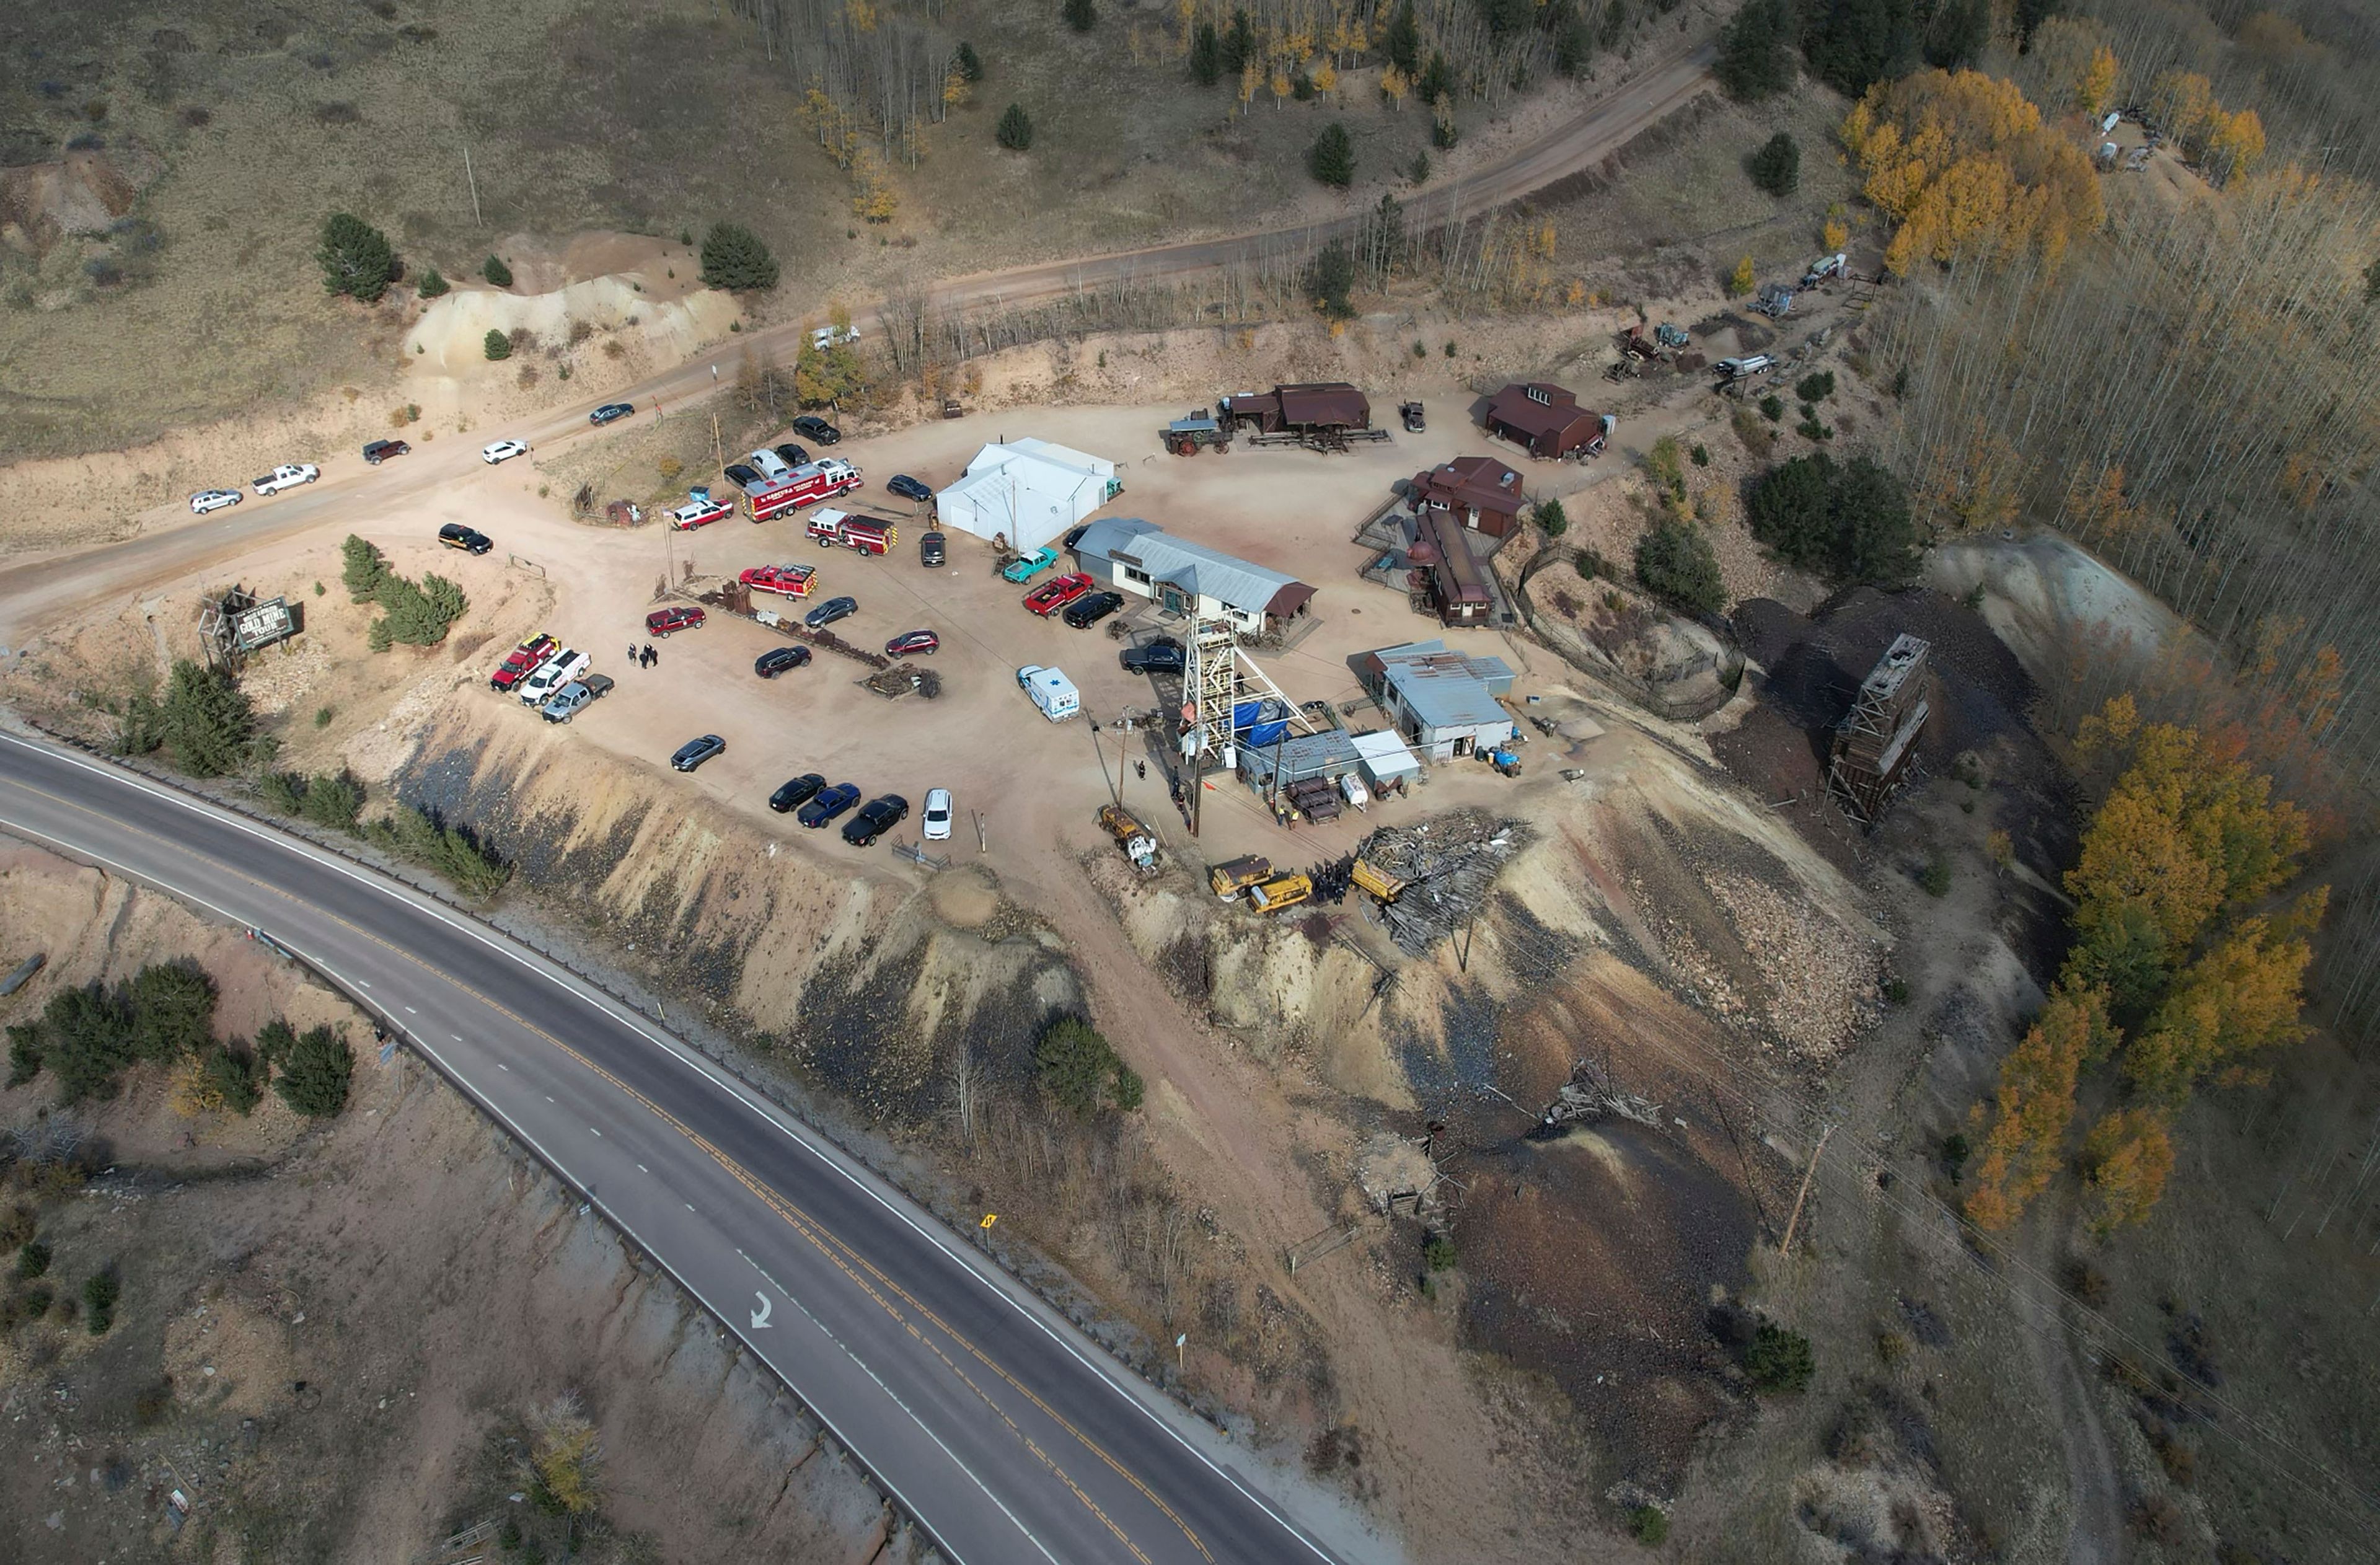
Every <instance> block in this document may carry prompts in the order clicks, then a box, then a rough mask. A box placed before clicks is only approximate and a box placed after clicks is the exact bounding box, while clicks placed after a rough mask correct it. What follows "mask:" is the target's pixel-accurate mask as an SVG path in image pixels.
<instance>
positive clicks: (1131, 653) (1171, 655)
mask: <svg viewBox="0 0 2380 1565" xmlns="http://www.w3.org/2000/svg"><path fill="white" fill-rule="evenodd" d="M1118 661H1121V662H1122V663H1123V671H1124V673H1181V672H1182V669H1183V658H1182V643H1181V642H1179V641H1176V640H1174V639H1173V637H1170V636H1160V637H1158V638H1157V639H1156V640H1154V641H1152V642H1150V643H1149V644H1148V645H1147V646H1146V647H1127V648H1125V649H1124V650H1123V657H1122V658H1121V659H1120V660H1118Z"/></svg>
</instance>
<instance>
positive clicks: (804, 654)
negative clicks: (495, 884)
mask: <svg viewBox="0 0 2380 1565" xmlns="http://www.w3.org/2000/svg"><path fill="white" fill-rule="evenodd" d="M808 661H810V649H808V648H807V647H771V648H770V649H768V650H767V651H765V652H763V653H761V654H760V655H759V657H757V658H755V659H753V660H752V672H753V673H757V674H759V676H760V677H761V678H763V679H774V678H776V677H777V675H779V674H781V673H784V672H785V671H786V670H787V669H789V668H800V667H801V666H802V665H803V664H805V663H807V662H808Z"/></svg>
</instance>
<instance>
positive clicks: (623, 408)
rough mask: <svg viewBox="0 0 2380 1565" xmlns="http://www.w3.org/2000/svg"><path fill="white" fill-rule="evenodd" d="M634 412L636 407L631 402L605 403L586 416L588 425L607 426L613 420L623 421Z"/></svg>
mask: <svg viewBox="0 0 2380 1565" xmlns="http://www.w3.org/2000/svg"><path fill="white" fill-rule="evenodd" d="M636 410H637V405H636V404H635V403H633V402H607V403H605V404H604V405H603V406H601V407H599V408H597V409H595V411H594V412H592V413H589V415H587V421H588V422H589V423H590V424H608V423H610V422H612V420H613V419H625V418H626V417H627V416H628V415H629V414H631V413H634V412H635V411H636Z"/></svg>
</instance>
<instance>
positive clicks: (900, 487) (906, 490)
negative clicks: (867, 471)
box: [884, 473, 934, 505]
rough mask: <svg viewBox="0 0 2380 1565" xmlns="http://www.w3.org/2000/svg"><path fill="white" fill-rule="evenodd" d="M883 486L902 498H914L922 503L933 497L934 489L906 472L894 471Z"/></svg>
mask: <svg viewBox="0 0 2380 1565" xmlns="http://www.w3.org/2000/svg"><path fill="white" fill-rule="evenodd" d="M884 487H885V488H886V489H888V490H890V491H892V492H893V493H894V494H897V495H899V496H900V497H901V498H902V499H904V500H914V501H916V502H917V503H918V504H920V505H923V504H925V503H927V502H928V501H929V500H931V499H933V498H934V491H932V490H930V489H928V488H927V487H926V486H925V485H924V484H923V483H920V482H919V481H918V480H917V479H913V478H911V477H910V476H909V475H908V474H906V473H895V474H893V475H892V479H890V480H889V481H888V482H886V484H885V485H884Z"/></svg>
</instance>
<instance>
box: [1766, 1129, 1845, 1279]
mask: <svg viewBox="0 0 2380 1565" xmlns="http://www.w3.org/2000/svg"><path fill="white" fill-rule="evenodd" d="M1832 1134H1835V1127H1834V1124H1833V1123H1832V1122H1828V1125H1827V1128H1826V1129H1824V1130H1822V1131H1820V1132H1819V1133H1818V1145H1817V1146H1814V1147H1812V1148H1811V1149H1810V1166H1809V1167H1808V1168H1805V1169H1803V1171H1802V1188H1801V1189H1799V1190H1797V1191H1795V1192H1794V1193H1793V1215H1792V1216H1791V1217H1789V1218H1787V1219H1785V1237H1784V1238H1783V1239H1781V1240H1779V1242H1778V1245H1777V1253H1778V1254H1779V1256H1790V1255H1791V1254H1792V1253H1793V1230H1794V1229H1795V1228H1796V1227H1797V1226H1799V1225H1800V1223H1801V1221H1802V1203H1803V1201H1806V1200H1808V1199H1809V1197H1810V1180H1811V1178H1812V1176H1814V1175H1815V1174H1816V1173H1817V1171H1818V1159H1821V1158H1823V1157H1825V1156H1826V1155H1827V1137H1828V1136H1830V1135H1832Z"/></svg>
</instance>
